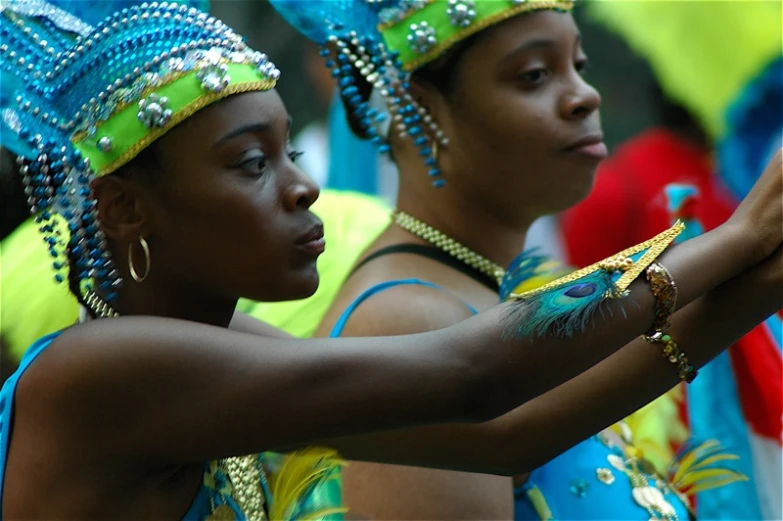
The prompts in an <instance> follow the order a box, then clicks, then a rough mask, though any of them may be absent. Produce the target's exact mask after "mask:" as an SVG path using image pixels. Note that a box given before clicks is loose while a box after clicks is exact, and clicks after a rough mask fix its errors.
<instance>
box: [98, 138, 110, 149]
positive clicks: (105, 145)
mask: <svg viewBox="0 0 783 521" xmlns="http://www.w3.org/2000/svg"><path fill="white" fill-rule="evenodd" d="M111 145H112V143H111V139H110V138H108V137H106V136H104V137H102V138H101V139H99V140H98V150H100V151H101V152H111Z"/></svg>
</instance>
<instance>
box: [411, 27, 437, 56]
mask: <svg viewBox="0 0 783 521" xmlns="http://www.w3.org/2000/svg"><path fill="white" fill-rule="evenodd" d="M437 43H438V39H437V38H436V37H435V29H434V28H433V27H430V25H429V24H428V23H427V22H420V23H417V24H411V27H410V34H408V45H410V47H411V49H413V51H414V52H417V53H419V54H425V53H427V52H429V51H430V50H431V49H432V48H433V47H435V45H437Z"/></svg>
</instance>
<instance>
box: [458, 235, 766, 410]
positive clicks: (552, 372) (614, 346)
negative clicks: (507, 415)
mask: <svg viewBox="0 0 783 521" xmlns="http://www.w3.org/2000/svg"><path fill="white" fill-rule="evenodd" d="M743 240H744V237H743V236H742V235H741V234H739V233H738V232H737V231H735V229H734V228H730V227H721V228H720V229H718V230H716V231H715V232H712V233H709V234H705V235H704V236H702V237H698V238H696V239H693V240H690V241H687V242H686V243H683V244H680V245H677V246H675V247H672V248H670V249H669V250H667V251H666V252H664V254H663V255H661V256H660V257H659V261H660V262H661V263H662V264H663V265H664V266H666V267H667V268H668V269H669V271H670V272H671V274H672V276H673V277H674V280H675V281H676V282H677V286H678V288H679V298H678V300H677V303H678V309H680V308H682V306H685V305H687V304H689V303H690V302H692V301H693V300H694V299H696V298H698V297H699V296H701V295H703V294H705V293H707V292H708V291H710V290H712V289H713V288H714V287H716V286H718V285H719V284H721V283H723V282H725V281H726V280H728V279H730V278H731V277H732V276H734V275H735V274H736V273H738V272H742V271H743V270H744V269H746V267H747V265H748V264H750V263H751V262H752V257H751V256H750V255H749V254H748V251H749V248H743V247H742V245H743ZM643 279H644V276H643V275H642V276H640V277H639V278H638V279H637V280H636V281H635V282H634V283H633V284H632V285H631V286H630V288H629V289H630V295H628V296H627V297H624V298H621V299H607V300H606V301H605V302H604V303H603V304H602V306H603V307H602V309H601V312H596V313H594V316H593V317H591V319H590V322H589V323H588V325H587V327H586V328H585V330H583V331H579V332H577V333H575V334H574V335H573V336H571V337H557V336H555V335H551V334H550V335H547V336H546V337H544V338H535V339H527V340H526V339H520V338H516V339H513V340H511V341H506V342H503V345H498V346H493V348H492V349H493V351H492V353H493V356H494V360H495V361H498V362H500V363H501V364H502V365H501V367H495V368H494V369H493V376H494V378H493V379H492V382H493V383H494V384H496V387H494V388H491V389H487V390H486V392H485V393H484V396H486V398H487V407H496V408H495V409H490V412H492V413H497V414H495V416H497V415H499V414H502V413H503V412H504V411H503V410H502V407H507V408H508V409H510V408H513V407H514V406H516V405H519V404H522V403H524V402H525V401H527V400H529V399H533V398H535V397H537V396H539V395H541V394H543V393H545V392H547V391H549V390H551V389H552V388H554V387H556V386H558V385H561V384H562V383H564V382H566V381H568V380H570V379H571V378H573V377H575V376H577V375H579V374H582V373H583V372H584V371H586V370H587V369H589V368H590V367H592V366H594V365H595V364H597V363H599V362H601V361H602V360H604V359H605V358H606V357H608V356H610V355H612V354H613V353H615V352H617V351H618V350H619V349H621V348H622V347H623V346H625V345H626V344H627V343H629V342H631V341H632V340H633V339H635V338H637V337H638V336H639V335H641V334H642V333H644V332H645V331H647V329H648V328H649V327H650V325H651V323H652V318H653V310H654V308H655V306H656V302H655V299H654V297H653V295H652V293H651V291H650V287H649V285H648V284H647V282H646V281H645V280H643ZM551 291H552V292H554V293H556V292H558V291H563V290H562V289H561V290H558V289H554V290H551ZM526 305H527V304H526V303H524V302H522V303H515V304H512V306H519V307H518V308H516V309H517V312H515V313H512V314H511V315H510V316H511V318H510V320H513V321H514V322H515V323H510V324H509V327H510V328H513V327H515V326H516V324H524V323H525V320H527V310H526V309H525V306H526ZM552 312H553V313H557V310H556V309H553V310H552ZM480 319H481V317H479V318H478V319H474V320H480ZM468 322H470V321H468ZM470 340H471V341H472V342H473V343H474V344H475V345H476V346H481V345H482V342H481V337H480V334H479V335H475V336H474V338H470ZM503 348H505V349H508V350H509V351H510V352H509V354H508V356H507V357H498V356H496V353H497V351H498V350H499V349H503ZM481 354H482V355H483V356H485V357H486V356H490V355H489V354H487V352H486V351H482V352H481ZM513 362H517V364H516V365H514V363H513ZM477 364H478V365H480V361H479V362H477ZM494 392H497V393H500V394H501V396H498V395H497V394H493V393H494ZM503 393H506V397H505V400H504V397H503V396H502V394H503ZM514 400H517V401H516V402H513V401H514ZM512 402H513V403H512ZM508 409H507V410H508Z"/></svg>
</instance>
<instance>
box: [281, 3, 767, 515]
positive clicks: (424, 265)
mask: <svg viewBox="0 0 783 521" xmlns="http://www.w3.org/2000/svg"><path fill="white" fill-rule="evenodd" d="M273 4H274V5H275V6H276V7H277V8H278V10H279V11H280V12H281V13H282V14H283V15H284V16H285V17H286V18H287V19H289V21H291V22H292V23H293V24H294V25H295V26H296V27H298V28H299V29H300V30H301V31H302V32H304V33H305V34H306V35H308V36H309V37H311V38H313V39H314V40H316V41H319V42H320V43H322V44H324V52H323V54H324V57H325V59H326V60H327V66H328V67H330V68H331V69H332V70H333V74H334V75H335V77H336V78H337V79H338V81H339V84H340V87H341V89H342V96H343V99H344V101H345V103H346V106H347V107H349V112H350V117H349V122H350V125H351V128H352V129H353V130H354V132H356V134H357V135H359V136H362V137H365V138H366V139H368V140H370V141H373V142H375V143H376V144H377V145H378V146H379V147H380V150H381V151H383V152H388V151H392V152H393V158H394V160H395V161H396V163H397V165H398V167H399V170H400V185H399V201H398V211H396V212H395V213H394V214H393V224H392V225H391V226H390V227H389V228H388V229H387V230H386V231H385V232H384V234H383V235H382V236H381V237H380V238H379V239H378V240H377V241H376V242H375V243H374V244H373V245H372V246H371V247H370V248H369V249H368V250H367V251H366V252H365V255H364V256H363V257H364V258H363V259H362V261H361V262H360V263H359V265H358V266H357V267H356V268H355V269H354V272H353V276H352V277H351V278H350V279H349V280H348V281H347V283H346V285H345V287H344V289H343V293H342V295H341V296H340V297H338V300H337V301H336V304H335V306H334V309H333V311H332V312H331V313H330V315H329V316H327V319H326V321H325V324H324V325H323V327H322V333H324V334H327V333H331V335H332V336H351V335H357V336H365V335H387V334H400V333H414V332H419V331H428V330H433V329H438V328H441V327H446V326H449V325H452V324H454V323H457V322H459V321H461V320H463V319H466V318H468V317H470V316H472V315H473V314H474V313H476V312H478V311H479V310H483V309H486V308H488V307H490V306H492V305H493V304H494V303H495V302H496V301H497V298H498V294H500V297H501V299H502V298H504V297H505V296H507V295H508V294H509V293H512V292H514V291H521V290H524V289H530V288H532V287H534V286H535V285H536V284H539V285H540V284H541V283H542V282H543V280H542V279H541V277H540V276H538V275H540V273H541V270H540V267H539V265H540V264H541V263H542V262H544V260H543V259H541V258H538V257H537V256H535V255H525V256H522V257H519V258H517V259H516V260H513V259H514V257H515V255H516V254H517V253H518V252H519V251H520V250H521V249H522V247H523V244H524V242H525V237H526V234H527V231H528V229H529V226H530V224H531V223H532V222H533V221H534V220H535V219H536V218H537V217H539V216H541V215H545V214H549V213H554V212H557V211H560V210H563V209H565V208H567V207H569V206H571V205H573V204H575V203H576V202H577V201H579V200H580V199H581V198H583V197H584V196H585V195H586V194H587V193H588V192H589V190H590V187H591V185H592V181H593V174H594V172H595V168H596V166H597V164H598V162H599V161H600V159H602V158H603V157H604V156H605V154H606V149H605V147H604V145H603V143H602V137H601V127H600V121H599V117H598V110H599V106H600V97H599V96H598V94H597V93H596V92H595V90H594V89H592V87H590V86H589V85H588V84H587V83H585V81H584V80H583V79H582V74H581V73H582V70H583V69H584V67H585V64H586V61H587V58H586V55H585V53H584V52H583V50H582V42H581V38H580V36H579V32H578V30H577V28H576V26H575V25H574V22H573V19H572V18H571V16H570V14H568V11H570V9H571V7H572V3H571V2H568V1H562V2H560V1H535V0H528V1H512V0H508V1H483V0H449V1H445V0H444V1H438V0H435V1H429V2H427V1H421V2H419V1H396V0H378V1H367V2H365V1H350V0H345V1H333V2H301V1H298V0H275V1H274V2H273ZM333 153H334V152H333ZM336 155H339V153H338V154H336ZM617 218H618V219H626V220H632V218H633V216H632V215H631V216H619V215H618V216H617ZM778 218H779V216H778ZM596 233H600V234H604V233H612V230H611V228H608V229H605V230H598V231H596ZM509 263H511V267H510V268H509V269H508V270H507V269H505V268H504V266H507V265H509ZM545 287H546V286H545ZM587 291H588V292H589V291H592V288H590V289H588V290H587ZM600 294H601V292H597V293H595V295H596V296H597V295H600ZM749 297H750V293H748V294H747V295H746V296H745V298H749ZM586 300H589V299H584V298H582V297H580V299H579V301H578V302H576V303H575V302H574V301H571V300H569V299H568V298H564V299H562V300H558V299H550V298H545V299H540V301H539V304H540V305H541V306H542V308H541V309H546V312H542V319H541V321H540V322H538V323H537V321H531V322H529V323H528V324H527V330H526V332H528V333H530V334H536V332H537V331H536V330H537V327H536V323H537V324H538V328H543V329H546V328H549V327H551V326H552V322H551V321H550V320H551V317H553V316H557V315H558V313H566V312H567V311H566V310H569V311H571V310H574V311H576V309H579V307H580V306H581V305H584V303H585V301H586ZM574 304H575V305H576V309H575V308H571V306H572V305H574ZM778 305H779V304H778ZM575 314H576V316H578V315H579V313H578V311H576V313H575ZM679 320H681V321H682V322H680V329H678V331H677V334H676V335H672V338H677V340H678V341H680V343H681V344H682V345H685V343H684V342H682V339H681V338H679V336H680V335H689V334H693V335H694V337H693V339H694V340H693V342H694V344H691V346H695V343H699V345H701V346H702V347H706V345H704V344H702V342H704V343H705V344H710V345H711V348H716V347H717V345H718V344H721V343H722V341H718V340H717V338H718V337H721V336H722V334H719V333H717V332H716V331H715V329H714V327H715V325H714V324H713V323H712V321H710V326H709V327H710V328H711V329H712V332H713V333H717V334H716V337H713V338H712V339H711V340H709V341H707V340H706V339H704V338H703V337H701V338H699V339H698V340H697V337H698V336H699V335H700V333H697V330H698V327H694V326H693V324H691V323H690V322H689V320H688V319H687V318H685V315H680V317H679ZM739 321H740V320H736V321H727V323H725V324H723V325H725V326H727V327H731V328H733V327H735V326H736V325H737V324H738V323H739ZM686 324H688V325H687V326H686ZM560 326H561V327H559V328H558V330H559V332H560V333H562V334H570V333H575V332H577V331H579V330H580V327H581V326H584V323H579V322H578V321H576V322H568V321H566V322H564V323H561V324H560ZM549 332H550V333H551V332H552V331H551V330H549ZM731 336H732V335H730V334H729V335H726V337H725V338H726V339H728V338H729V337H731ZM649 339H650V337H648V340H649ZM653 343H654V342H653ZM691 346H689V349H692V348H693V347H691ZM664 352H665V353H666V354H667V356H669V357H671V356H672V351H671V349H670V347H664ZM644 353H645V351H644V349H643V348H639V349H636V348H629V350H628V351H626V352H624V355H625V356H619V355H618V356H617V357H614V358H613V359H610V360H609V361H607V362H606V363H605V364H602V365H599V366H597V367H595V368H593V369H592V370H591V371H589V372H588V373H585V374H584V375H582V376H580V377H579V378H577V379H575V380H574V381H572V382H569V384H568V385H565V386H562V387H561V388H559V389H557V390H556V391H554V392H552V393H550V394H549V395H547V396H544V397H541V398H540V399H537V400H534V401H533V402H531V403H528V404H526V405H524V406H523V407H521V408H520V409H518V410H517V411H514V412H512V413H510V414H509V415H506V416H505V417H503V418H501V419H498V420H496V421H493V422H490V423H487V424H486V425H483V426H481V427H480V428H476V427H474V426H470V427H467V426H458V425H455V426H447V427H440V426H439V427H432V428H425V429H420V430H418V431H405V432H400V433H397V434H396V435H388V436H386V437H385V438H384V440H385V441H386V443H387V444H388V445H390V446H400V447H401V449H400V450H401V451H404V450H415V449H418V448H421V447H428V448H429V449H430V450H431V451H433V452H434V453H448V452H449V451H452V452H456V451H459V450H465V447H473V448H475V449H476V451H477V452H478V453H479V454H481V453H482V448H483V447H485V446H486V445H487V444H490V443H491V444H493V446H494V447H495V448H496V449H497V451H498V454H503V453H504V452H505V453H506V454H509V455H512V454H516V453H518V451H529V452H530V453H536V452H539V450H541V449H542V448H543V447H549V448H551V447H552V445H553V444H554V445H557V446H558V451H557V452H562V451H564V450H566V449H568V447H570V446H572V445H575V444H577V443H578V442H580V441H582V440H584V439H585V438H588V437H589V436H590V435H591V434H595V433H596V432H598V431H600V430H601V429H602V428H605V427H607V426H608V425H609V424H610V423H611V422H610V421H606V420H601V418H602V417H604V415H605V414H608V413H609V411H617V410H619V409H623V410H624V412H625V413H626V414H628V413H631V412H633V411H634V409H635V408H638V406H641V405H643V404H644V403H645V402H646V401H649V400H650V399H652V398H653V397H654V396H656V395H657V394H661V393H662V392H663V391H665V390H666V388H661V389H659V391H660V392H659V393H657V394H655V393H650V391H651V389H650V387H649V386H650V385H651V384H652V382H655V381H660V378H662V377H663V376H664V375H665V371H666V367H665V365H666V364H665V363H662V362H649V363H648V362H647V361H646V360H645V359H644V357H645V356H646V355H645V354H644ZM671 359H676V356H674V357H673V358H670V360H671ZM631 374H632V375H633V376H630V375H631ZM686 380H687V379H686ZM642 395H645V396H646V398H644V399H642V398H641V397H642ZM674 414H676V411H674ZM531 415H532V416H535V417H536V420H535V421H531ZM565 418H568V426H567V427H566V425H565V424H564V423H562V422H564V421H566V420H565ZM588 426H589V427H588ZM544 433H546V434H544ZM633 438H634V436H633V434H632V432H631V431H630V430H629V429H628V427H627V425H626V424H618V425H616V426H614V427H613V428H612V429H607V430H605V431H603V432H601V434H599V435H597V436H594V437H592V438H589V439H587V440H586V441H584V442H582V443H579V444H578V445H576V447H574V448H573V449H571V450H569V451H567V452H565V453H564V454H562V456H560V457H558V458H557V459H555V460H554V461H552V462H551V463H548V464H547V465H544V466H543V467H542V468H540V469H537V470H536V471H534V472H533V473H532V475H530V476H524V477H522V478H521V479H520V480H519V481H518V488H517V490H516V498H517V499H516V505H515V506H516V513H515V514H516V517H517V518H518V519H539V518H540V519H577V518H578V519H610V518H611V519H650V518H655V519H677V518H679V519H684V518H687V516H688V515H689V508H688V507H689V504H688V500H687V499H685V497H684V494H683V492H687V491H689V490H693V489H694V488H693V487H694V485H696V483H694V480H697V479H698V478H700V477H701V478H704V477H708V478H709V479H700V480H698V481H699V483H698V485H699V486H700V487H703V486H707V485H709V484H717V483H718V482H719V481H721V480H723V479H726V480H728V481H731V480H737V479H743V476H741V475H739V474H737V473H735V472H733V471H732V470H731V469H725V468H720V466H718V468H715V467H716V466H715V465H712V466H710V465H711V463H712V462H715V461H718V462H722V461H724V459H725V458H726V457H728V455H726V454H723V453H720V452H719V450H718V449H717V448H716V447H714V446H712V445H709V444H708V445H704V446H702V445H699V446H697V447H694V450H692V451H689V452H687V454H684V455H683V457H682V458H681V459H680V460H678V461H677V462H675V465H674V466H672V467H671V468H670V469H669V474H668V475H665V471H664V475H659V473H658V472H657V471H656V469H655V468H654V467H653V465H652V464H651V463H650V461H651V460H657V459H660V458H659V457H657V456H659V455H658V454H657V453H653V450H654V447H650V448H649V449H648V450H645V451H643V450H642V448H641V446H635V445H634V443H632V442H633V441H636V440H634V439H633ZM403 447H404V448H403ZM414 448H415V449H414ZM662 449H663V450H662V452H664V453H666V452H668V450H669V448H668V447H662ZM431 458H432V460H433V461H434V460H435V459H436V456H435V455H432V456H431ZM479 459H480V456H476V457H475V460H479ZM549 459H550V458H546V457H541V458H538V459H536V463H539V464H541V463H545V462H547V461H548V460H549ZM705 466H707V467H710V468H708V469H707V468H705ZM491 469H492V463H490V462H488V461H475V463H474V464H473V465H470V466H465V465H463V466H461V467H459V468H457V469H455V470H471V471H474V472H486V471H488V470H491ZM344 478H345V479H344V493H345V500H346V503H347V505H348V506H349V507H351V508H353V509H355V510H356V512H357V513H358V514H363V515H367V516H369V517H371V518H377V519H490V518H492V519H501V518H509V517H511V515H512V513H511V509H512V483H511V480H509V479H507V478H505V479H504V478H497V477H490V476H485V475H478V474H474V475H470V474H467V473H457V472H450V473H446V472H442V471H434V470H423V469H414V468H404V467H392V466H383V465H362V464H355V465H351V466H350V467H349V468H347V469H346V470H345V472H344Z"/></svg>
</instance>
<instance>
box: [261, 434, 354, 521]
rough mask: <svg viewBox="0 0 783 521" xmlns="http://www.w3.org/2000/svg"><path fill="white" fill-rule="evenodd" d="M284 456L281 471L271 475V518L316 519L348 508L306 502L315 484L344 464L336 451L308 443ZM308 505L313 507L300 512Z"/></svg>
mask: <svg viewBox="0 0 783 521" xmlns="http://www.w3.org/2000/svg"><path fill="white" fill-rule="evenodd" d="M284 458H285V459H284V461H283V464H282V465H281V467H280V471H279V472H276V473H273V474H272V475H271V476H270V479H269V485H270V488H271V492H272V500H271V502H270V510H269V517H270V519H272V520H279V519H285V520H290V519H294V518H296V519H300V520H314V519H321V518H324V517H326V516H329V515H333V514H339V513H345V512H346V511H347V509H345V508H342V507H341V506H339V505H337V506H335V505H323V504H313V505H305V503H306V502H307V499H308V497H307V494H308V493H309V492H311V491H312V490H313V487H322V486H324V485H325V484H326V483H328V482H330V481H332V480H334V479H337V477H338V476H339V473H338V471H339V469H340V467H341V466H343V462H342V460H340V459H339V456H338V454H337V452H335V451H333V450H331V449H323V448H318V447H309V448H306V449H302V450H300V451H297V452H294V453H292V454H289V455H286V456H284ZM316 503H318V502H316ZM307 507H310V508H312V509H313V510H312V511H304V512H299V513H298V515H297V509H300V508H305V510H306V509H307Z"/></svg>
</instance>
